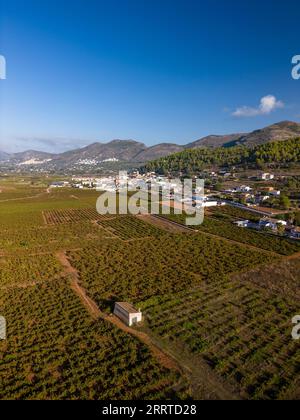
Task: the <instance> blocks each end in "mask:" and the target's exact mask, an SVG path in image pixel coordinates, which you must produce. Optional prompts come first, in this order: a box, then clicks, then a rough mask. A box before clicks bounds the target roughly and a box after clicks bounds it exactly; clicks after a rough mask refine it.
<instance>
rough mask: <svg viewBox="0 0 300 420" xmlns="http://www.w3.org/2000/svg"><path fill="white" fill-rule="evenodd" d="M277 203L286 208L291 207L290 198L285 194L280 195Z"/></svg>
mask: <svg viewBox="0 0 300 420" xmlns="http://www.w3.org/2000/svg"><path fill="white" fill-rule="evenodd" d="M279 204H280V206H281V207H283V208H284V209H286V210H287V209H289V208H290V207H291V200H290V199H289V197H288V196H287V195H282V196H281V197H280V200H279Z"/></svg>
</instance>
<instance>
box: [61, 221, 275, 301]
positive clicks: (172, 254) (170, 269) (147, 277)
mask: <svg viewBox="0 0 300 420" xmlns="http://www.w3.org/2000/svg"><path fill="white" fill-rule="evenodd" d="M140 223H142V222H140ZM69 255H70V260H71V262H72V265H73V266H74V267H75V268H76V269H77V270H78V272H79V275H80V279H81V282H82V284H83V286H84V287H85V288H86V289H87V291H88V292H89V294H91V296H92V298H93V299H95V300H96V302H98V303H99V304H100V305H101V306H103V305H105V302H108V303H109V304H111V303H113V302H114V301H116V300H121V301H122V300H125V301H126V300H129V301H133V302H134V303H135V302H140V301H141V300H143V299H147V298H150V297H151V296H156V295H163V294H164V293H170V292H171V293H176V292H178V291H181V290H185V289H193V288H195V287H197V286H199V284H202V283H203V282H205V283H210V282H216V283H218V282H219V281H222V279H223V277H224V276H226V275H227V274H229V273H235V272H236V271H243V270H247V269H249V268H251V267H255V266H257V265H260V264H266V263H267V262H270V261H272V260H273V258H272V257H269V256H266V255H262V254H261V253H260V252H257V253H255V252H253V253H252V255H251V258H250V256H249V254H248V251H247V250H246V249H244V248H242V247H239V246H237V245H232V244H225V243H223V242H218V241H216V240H214V239H211V238H207V237H204V236H198V235H192V236H187V235H169V234H166V233H164V232H162V231H160V236H159V237H156V238H155V237H153V238H151V239H145V240H144V241H135V242H129V243H122V242H120V241H115V242H111V241H110V242H106V243H105V244H103V245H102V246H101V247H91V246H90V247H88V248H83V249H82V250H79V251H72V252H70V253H69ZM233 256H236V259H233ZM112 292H113V293H112Z"/></svg>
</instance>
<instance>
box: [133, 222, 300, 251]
mask: <svg viewBox="0 0 300 420" xmlns="http://www.w3.org/2000/svg"><path fill="white" fill-rule="evenodd" d="M142 217H143V218H142ZM139 218H141V220H143V221H144V222H148V223H150V224H153V225H155V226H157V227H161V228H162V229H163V228H165V230H167V231H168V232H170V231H173V233H174V232H175V233H176V231H174V229H170V226H171V227H173V226H175V227H178V229H177V232H185V233H190V234H194V235H195V234H197V233H200V234H201V235H205V236H208V237H210V238H214V239H217V240H219V241H226V242H227V243H230V244H233V245H239V246H243V247H245V248H248V249H250V250H253V251H260V252H262V253H264V254H266V255H273V256H274V257H280V258H283V255H281V254H277V253H276V252H272V251H267V250H265V249H262V248H258V247H256V246H254V245H249V244H245V243H242V242H238V241H235V240H233V239H228V238H225V237H223V236H219V235H214V234H213V233H208V232H203V231H199V230H196V229H192V228H190V227H188V226H184V225H182V224H180V223H177V222H174V221H173V220H168V219H166V218H163V217H161V216H157V215H155V216H154V215H143V216H139ZM299 255H300V253H299Z"/></svg>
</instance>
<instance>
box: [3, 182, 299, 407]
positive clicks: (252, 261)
mask: <svg viewBox="0 0 300 420" xmlns="http://www.w3.org/2000/svg"><path fill="white" fill-rule="evenodd" d="M19 182H21V181H20V180H16V179H14V180H5V186H7V185H8V184H9V186H10V188H12V189H13V188H14V185H15V184H14V183H19ZM32 182H33V183H34V184H32ZM22 185H23V188H24V192H23V197H21V196H19V195H18V194H17V193H16V196H15V197H14V196H13V195H12V196H11V198H9V199H7V200H8V201H5V202H2V203H1V204H0V315H1V316H5V317H6V319H7V324H8V337H7V340H5V341H0V399H6V398H9V399H40V398H42V399H44V398H45V399H81V398H84V399H154V398H160V399H174V398H180V399H186V398H200V399H204V398H212V399H220V398H225V397H228V396H229V397H230V398H231V397H232V398H235V399H240V398H241V399H289V398H292V399H299V398H300V394H299V392H300V382H299V381H300V377H299V363H300V360H299V345H298V344H299V343H297V342H295V341H293V340H292V339H291V319H292V317H293V316H294V315H296V314H297V313H299V312H300V307H299V298H300V297H299V293H298V292H299V289H300V287H299V286H300V283H299V281H300V278H299V261H300V260H299V259H298V257H297V255H294V254H296V253H298V252H299V247H298V245H297V244H296V243H292V242H290V241H286V240H284V239H283V238H274V237H271V236H269V235H263V234H258V233H256V232H249V233H250V234H252V233H253V234H254V235H249V236H241V235H240V232H241V231H240V229H238V228H237V229H238V232H239V235H238V234H237V232H236V231H235V230H234V229H232V230H231V231H230V232H231V233H230V232H229V226H230V228H232V227H233V228H235V226H232V225H231V221H232V220H233V219H234V218H235V217H237V218H238V217H239V215H237V214H236V213H235V214H233V213H231V212H229V213H228V214H227V217H228V218H229V217H230V221H229V219H228V221H226V219H222V218H218V217H215V216H216V215H213V216H212V217H214V219H212V218H207V219H206V221H205V223H204V225H203V227H201V228H200V229H199V231H196V230H194V231H193V230H192V229H190V230H186V231H184V230H183V229H177V228H176V225H174V224H173V225H172V229H171V230H168V229H165V228H164V224H162V223H157V224H155V223H150V222H149V220H148V219H147V217H146V218H138V217H134V216H116V215H114V216H100V215H99V214H98V213H97V212H96V210H95V204H96V200H97V197H98V193H97V192H95V191H91V190H76V191H74V190H71V189H60V190H49V189H48V188H47V182H45V180H44V179H38V180H36V179H35V180H32V179H30V180H29V179H28V180H26V179H25V180H23V181H22ZM0 188H1V180H0ZM32 188H37V190H36V194H33V195H32V196H31V194H32ZM24 197H25V198H24ZM222 210H223V209H222ZM223 216H224V214H223ZM172 217H173V216H172ZM174 217H175V216H174ZM147 220H148V222H147ZM168 220H169V219H168V218H165V219H164V220H163V221H164V222H166V223H169V222H168ZM176 221H177V222H182V220H181V219H180V218H179V219H178V216H176ZM159 222H161V220H159ZM212 222H213V224H212ZM242 232H243V233H244V232H245V231H244V230H243V231H242ZM245 233H248V231H247V232H245ZM281 239H282V241H281ZM249 245H250V246H249ZM287 255H291V257H286V256H287ZM64 258H65V259H64ZM273 274H274V275H273ZM116 301H128V302H131V303H133V304H134V305H135V306H137V307H140V308H142V311H143V315H144V321H143V323H142V324H141V325H140V326H137V327H135V329H133V330H130V329H129V330H126V329H124V328H122V327H120V325H119V324H118V323H114V322H112V320H113V318H112V317H111V315H110V314H111V312H112V309H113V306H114V303H115V302H116ZM87 302H92V305H94V306H93V307H94V308H97V310H96V314H95V313H92V312H93V310H92V311H91V307H89V305H88V304H87ZM141 334H142V335H141ZM142 337H144V338H143V339H142ZM145 337H146V340H145ZM153 346H154V347H155V346H156V347H155V348H156V351H154V350H153V348H154V347H153ZM157 349H158V350H159V351H160V352H161V353H162V354H163V355H164V357H166V359H167V360H168V363H167V365H166V364H165V363H163V362H162V359H161V357H158V356H157ZM170 358H171V359H170ZM170 360H171V362H172V363H171V364H170V363H169V362H170ZM174 366H176V368H174ZM188 367H189V368H188ZM191 372H193V373H192V374H191ZM208 377H209V381H208V380H207V378H208Z"/></svg>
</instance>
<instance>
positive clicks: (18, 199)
mask: <svg viewBox="0 0 300 420" xmlns="http://www.w3.org/2000/svg"><path fill="white" fill-rule="evenodd" d="M46 194H50V189H49V188H47V189H46V191H43V192H40V193H38V194H36V195H30V196H26V197H20V198H7V199H5V200H0V203H10V202H11V201H22V200H32V199H34V198H38V197H42V196H43V195H46Z"/></svg>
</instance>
